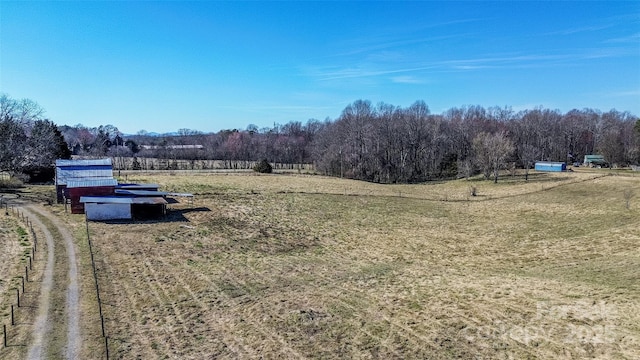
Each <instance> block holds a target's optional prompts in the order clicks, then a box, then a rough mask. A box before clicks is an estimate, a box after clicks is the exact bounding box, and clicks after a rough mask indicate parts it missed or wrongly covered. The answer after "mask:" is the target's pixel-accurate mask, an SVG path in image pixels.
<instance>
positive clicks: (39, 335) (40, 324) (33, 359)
mask: <svg viewBox="0 0 640 360" xmlns="http://www.w3.org/2000/svg"><path fill="white" fill-rule="evenodd" d="M23 211H24V212H25V213H26V214H28V215H29V218H30V219H31V221H32V222H33V223H34V224H35V225H36V227H38V228H39V229H40V230H41V231H42V233H43V234H44V238H45V241H46V243H47V264H46V265H45V268H44V273H43V275H42V284H41V285H40V294H41V295H40V301H39V303H38V313H37V315H36V320H35V323H34V324H33V337H32V343H31V346H30V347H29V351H28V353H27V359H29V360H38V359H41V358H43V355H44V354H45V353H46V341H45V339H46V334H47V333H48V332H49V330H50V329H51V326H50V324H49V321H48V320H49V301H50V293H51V287H52V285H53V264H54V262H55V260H54V255H55V254H54V247H53V236H52V235H51V233H50V232H49V229H47V227H46V226H44V224H43V223H42V222H41V221H40V219H39V218H38V217H37V216H34V215H33V214H32V213H31V212H30V211H29V209H23Z"/></svg>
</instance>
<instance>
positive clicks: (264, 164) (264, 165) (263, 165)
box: [253, 159, 273, 174]
mask: <svg viewBox="0 0 640 360" xmlns="http://www.w3.org/2000/svg"><path fill="white" fill-rule="evenodd" d="M253 171H256V172H259V173H263V174H270V173H271V172H273V168H272V167H271V164H269V162H268V161H267V159H262V160H260V162H258V163H257V164H256V166H254V167H253Z"/></svg>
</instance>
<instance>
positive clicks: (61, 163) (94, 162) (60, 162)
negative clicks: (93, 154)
mask: <svg viewBox="0 0 640 360" xmlns="http://www.w3.org/2000/svg"><path fill="white" fill-rule="evenodd" d="M56 166H57V167H66V166H111V159H110V158H106V159H82V160H65V159H57V160H56Z"/></svg>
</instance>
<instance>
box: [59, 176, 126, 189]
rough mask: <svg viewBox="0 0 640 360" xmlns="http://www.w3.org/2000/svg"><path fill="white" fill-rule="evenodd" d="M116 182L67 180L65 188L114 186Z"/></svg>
mask: <svg viewBox="0 0 640 360" xmlns="http://www.w3.org/2000/svg"><path fill="white" fill-rule="evenodd" d="M116 185H118V180H116V179H114V178H81V179H67V188H79V187H99V186H116Z"/></svg>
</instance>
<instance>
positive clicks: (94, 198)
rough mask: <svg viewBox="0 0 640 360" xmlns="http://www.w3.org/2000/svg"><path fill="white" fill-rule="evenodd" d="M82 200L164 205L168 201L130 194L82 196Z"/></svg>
mask: <svg viewBox="0 0 640 360" xmlns="http://www.w3.org/2000/svg"><path fill="white" fill-rule="evenodd" d="M80 202H81V203H83V204H86V203H95V204H139V205H162V204H167V201H166V200H165V199H164V198H162V197H129V196H82V197H80Z"/></svg>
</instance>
